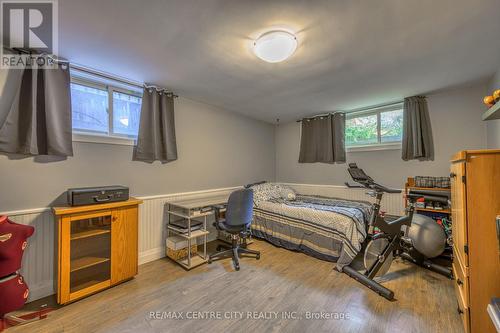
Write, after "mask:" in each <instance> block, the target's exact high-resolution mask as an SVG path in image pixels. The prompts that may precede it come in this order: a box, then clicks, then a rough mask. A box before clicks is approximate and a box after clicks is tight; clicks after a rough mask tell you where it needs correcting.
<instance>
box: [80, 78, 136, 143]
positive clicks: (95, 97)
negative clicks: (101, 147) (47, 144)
mask: <svg viewBox="0 0 500 333" xmlns="http://www.w3.org/2000/svg"><path fill="white" fill-rule="evenodd" d="M141 102H142V98H141V94H140V93H139V92H136V91H131V90H127V89H123V88H120V87H117V86H112V85H106V84H103V83H100V82H98V81H97V80H96V82H92V81H91V80H87V79H85V80H82V79H80V78H75V77H72V82H71V109H72V114H73V116H72V117H73V119H72V123H73V130H74V131H75V132H76V133H79V134H84V135H85V134H93V135H94V136H95V135H97V136H102V137H109V138H118V139H127V138H128V139H135V138H136V137H137V134H138V132H139V121H140V115H141ZM83 141H85V140H83ZM91 142H98V141H94V140H92V141H91ZM102 142H107V143H109V140H104V141H102Z"/></svg>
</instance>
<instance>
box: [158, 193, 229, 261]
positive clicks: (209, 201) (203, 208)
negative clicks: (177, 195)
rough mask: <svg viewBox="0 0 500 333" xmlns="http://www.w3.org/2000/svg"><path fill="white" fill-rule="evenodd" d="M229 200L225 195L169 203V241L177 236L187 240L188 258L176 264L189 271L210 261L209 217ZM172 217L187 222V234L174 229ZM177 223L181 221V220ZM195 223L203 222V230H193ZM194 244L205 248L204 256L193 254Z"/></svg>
mask: <svg viewBox="0 0 500 333" xmlns="http://www.w3.org/2000/svg"><path fill="white" fill-rule="evenodd" d="M227 198H228V195H223V196H215V197H208V198H197V199H189V200H173V201H169V202H167V205H168V208H167V215H168V224H167V239H168V238H169V237H171V236H173V235H176V236H181V237H183V238H185V239H186V240H187V256H186V257H185V258H181V259H178V260H175V262H177V263H178V264H179V265H181V266H182V267H184V268H185V269H187V270H189V269H191V268H194V267H197V266H200V265H202V264H204V263H206V262H207V261H208V255H207V236H208V234H209V233H210V232H209V231H208V230H207V220H208V217H209V216H211V215H213V214H214V210H213V208H212V207H213V206H215V205H220V204H224V203H226V202H227ZM172 217H177V218H180V220H182V221H185V222H186V224H187V232H180V231H178V230H176V229H174V228H173V227H172V226H171V225H170V223H171V221H172V220H171V219H172ZM200 219H201V221H200ZM177 221H179V219H178V220H177ZM193 221H197V222H202V226H201V228H200V229H198V230H191V223H192V222H193ZM199 239H201V244H199V243H198V240H199ZM193 243H194V244H195V245H196V246H202V247H203V254H199V253H196V254H192V253H191V246H192V245H194V244H193Z"/></svg>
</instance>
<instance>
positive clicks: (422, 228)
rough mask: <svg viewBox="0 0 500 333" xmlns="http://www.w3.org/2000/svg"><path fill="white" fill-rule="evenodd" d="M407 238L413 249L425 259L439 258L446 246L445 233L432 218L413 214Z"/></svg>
mask: <svg viewBox="0 0 500 333" xmlns="http://www.w3.org/2000/svg"><path fill="white" fill-rule="evenodd" d="M408 237H410V238H411V240H412V243H413V247H414V248H415V249H416V250H417V251H418V252H420V253H421V254H423V255H424V256H425V257H427V258H434V257H437V256H439V255H440V254H441V253H443V251H444V247H445V245H446V233H445V232H444V229H443V227H442V226H440V225H439V224H438V223H437V222H436V221H434V220H433V219H432V218H430V217H428V216H425V215H421V214H415V215H413V220H412V222H411V227H410V230H409V231H408Z"/></svg>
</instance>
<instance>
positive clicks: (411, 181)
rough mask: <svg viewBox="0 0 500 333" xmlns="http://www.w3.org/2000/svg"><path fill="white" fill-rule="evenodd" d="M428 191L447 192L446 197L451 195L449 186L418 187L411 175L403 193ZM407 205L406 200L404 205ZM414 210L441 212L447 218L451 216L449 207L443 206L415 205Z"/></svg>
mask: <svg viewBox="0 0 500 333" xmlns="http://www.w3.org/2000/svg"><path fill="white" fill-rule="evenodd" d="M412 190H414V191H428V192H436V194H447V195H448V197H449V198H450V197H451V189H450V188H440V187H419V186H415V179H414V178H413V177H409V178H408V179H407V181H406V184H405V193H406V194H408V193H410V191H412ZM407 205H408V202H405V206H407ZM415 210H416V211H418V212H428V213H435V214H443V215H446V217H447V218H450V217H451V209H450V208H449V207H448V208H443V209H433V208H418V207H415Z"/></svg>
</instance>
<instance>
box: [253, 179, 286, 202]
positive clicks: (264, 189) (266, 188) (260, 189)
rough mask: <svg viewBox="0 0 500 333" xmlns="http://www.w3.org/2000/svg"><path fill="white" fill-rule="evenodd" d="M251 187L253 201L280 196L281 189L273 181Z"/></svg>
mask: <svg viewBox="0 0 500 333" xmlns="http://www.w3.org/2000/svg"><path fill="white" fill-rule="evenodd" d="M252 189H253V201H254V202H255V203H259V202H261V201H268V200H272V199H278V198H281V189H280V188H279V187H278V184H274V183H265V184H259V185H255V186H252Z"/></svg>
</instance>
